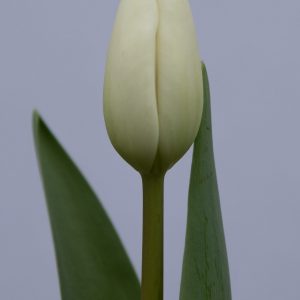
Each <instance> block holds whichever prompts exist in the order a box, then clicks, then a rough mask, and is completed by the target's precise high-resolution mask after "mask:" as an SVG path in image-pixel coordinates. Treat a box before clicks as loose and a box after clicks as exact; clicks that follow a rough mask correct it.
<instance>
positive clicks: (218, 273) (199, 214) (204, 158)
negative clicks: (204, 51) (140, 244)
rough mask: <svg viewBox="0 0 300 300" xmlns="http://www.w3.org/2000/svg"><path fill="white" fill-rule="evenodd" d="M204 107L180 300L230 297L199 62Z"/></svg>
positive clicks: (207, 95)
mask: <svg viewBox="0 0 300 300" xmlns="http://www.w3.org/2000/svg"><path fill="white" fill-rule="evenodd" d="M202 71H203V83H204V110H203V118H202V122H201V126H200V129H199V133H198V135H197V138H196V141H195V145H194V153H193V162H192V171H191V178H190V189H189V202H188V219H187V232H186V241H185V252H184V260H183V270H182V280H181V291H180V300H230V299H231V291H230V279H229V270H228V261H227V253H226V245H225V238H224V230H223V222H222V215H221V208H220V200H219V192H218V186H217V177H216V169H215V162H214V154H213V143H212V129H211V127H212V126H211V109H210V92H209V83H208V78H207V72H206V68H205V66H204V65H203V66H202Z"/></svg>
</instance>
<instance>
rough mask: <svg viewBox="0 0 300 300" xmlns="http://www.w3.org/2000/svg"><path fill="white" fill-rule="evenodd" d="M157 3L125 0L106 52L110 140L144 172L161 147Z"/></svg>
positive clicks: (106, 91)
mask: <svg viewBox="0 0 300 300" xmlns="http://www.w3.org/2000/svg"><path fill="white" fill-rule="evenodd" d="M157 26H158V9H157V2H156V1H154V0H143V1H141V0H122V1H121V2H120V6H119V9H118V12H117V16H116V22H115V26H114V30H113V33H112V39H111V43H110V48H109V51H108V58H107V65H106V74H105V83H104V117H105V123H106V126H107V130H108V134H109V137H110V139H111V142H112V144H113V146H114V147H115V149H116V150H117V151H118V152H119V154H120V155H121V156H122V157H123V158H124V159H125V160H126V161H127V162H128V163H130V164H131V165H132V166H133V167H134V168H136V169H137V170H138V171H140V172H146V173H147V172H149V171H150V169H151V166H152V164H153V161H154V159H155V155H156V152H157V148H158V140H159V127H158V126H159V125H158V115H157V101H156V86H155V81H156V79H155V65H156V63H155V60H156V32H157Z"/></svg>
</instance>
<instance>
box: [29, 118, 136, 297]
mask: <svg viewBox="0 0 300 300" xmlns="http://www.w3.org/2000/svg"><path fill="white" fill-rule="evenodd" d="M33 128H34V138H35V144H36V152H37V156H38V161H39V165H40V172H41V177H42V179H43V184H44V190H45V194H46V199H47V205H48V211H49V217H50V221H51V226H52V233H53V239H54V244H55V250H56V257H57V266H58V271H59V278H60V287H61V295H62V299H63V300H100V299H101V300H108V299H110V300H138V299H139V298H140V286H139V282H138V279H137V277H136V274H135V272H134V271H133V268H132V266H131V263H130V261H129V259H128V256H127V254H126V253H125V251H124V248H123V246H122V244H121V241H120V239H119V237H118V235H117V233H116V231H115V229H114V227H113V225H112V223H111V222H110V220H109V218H108V216H107V215H106V213H105V211H104V209H103V207H102V206H101V204H100V202H99V201H98V199H97V197H96V195H95V193H94V192H93V191H92V189H91V188H90V187H89V185H88V183H87V182H86V180H85V179H84V178H83V176H82V175H81V173H80V171H79V170H78V168H77V167H76V166H75V165H74V163H73V162H72V160H71V159H70V158H69V156H68V155H67V154H66V152H65V151H64V150H63V148H62V147H61V146H60V144H59V143H58V142H57V140H56V139H55V137H54V136H53V135H52V133H51V132H50V131H49V129H48V128H47V126H46V124H45V123H44V122H43V120H42V119H41V118H40V116H39V115H38V113H34V115H33Z"/></svg>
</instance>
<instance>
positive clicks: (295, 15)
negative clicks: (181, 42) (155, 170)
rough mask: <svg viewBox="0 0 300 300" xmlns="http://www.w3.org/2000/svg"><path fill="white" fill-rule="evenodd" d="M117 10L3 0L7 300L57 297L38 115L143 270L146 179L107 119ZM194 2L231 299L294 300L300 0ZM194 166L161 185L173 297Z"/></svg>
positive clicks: (0, 105)
mask: <svg viewBox="0 0 300 300" xmlns="http://www.w3.org/2000/svg"><path fill="white" fill-rule="evenodd" d="M117 4H118V1H117V0H110V1H103V0H85V1H83V0H51V1H49V0H26V1H24V0H1V1H0V243H1V245H0V299H3V300H36V299H37V300H38V299H43V300H58V299H59V287H58V280H57V274H56V266H55V259H54V251H53V245H52V240H51V234H50V228H49V224H48V219H47V211H46V206H45V201H44V196H43V191H42V187H41V183H40V179H39V174H38V169H37V164H36V159H35V154H34V148H33V140H32V134H31V112H32V109H33V108H37V109H38V110H39V111H40V112H41V114H42V115H43V116H44V118H45V119H46V121H47V122H48V124H49V126H50V127H51V128H52V129H53V131H54V133H55V134H56V135H57V136H58V138H59V139H60V140H61V141H62V143H63V145H64V146H65V147H66V149H67V150H68V151H69V152H70V154H71V155H72V157H73V158H74V159H75V161H76V162H77V163H78V165H79V166H80V168H81V169H82V170H83V173H84V174H85V175H86V177H87V178H88V180H89V181H90V183H91V184H92V186H93V187H94V188H95V190H96V192H97V193H98V195H99V196H100V197H101V199H102V202H103V204H104V206H105V208H106V209H107V211H108V213H109V215H110V216H111V218H112V220H113V222H114V224H115V225H116V228H117V230H118V232H119V233H120V235H121V238H122V240H123V242H124V244H125V247H126V249H127V250H128V252H129V255H130V257H131V259H132V261H133V263H134V266H135V268H136V270H137V272H138V274H140V263H141V222H142V219H141V209H142V202H141V182H140V179H139V176H138V174H137V173H136V172H134V171H133V169H131V168H130V167H129V166H128V165H127V164H126V163H125V162H124V161H123V160H122V159H120V157H119V156H118V155H117V153H116V152H115V151H114V150H113V148H112V146H111V144H110V142H109V140H108V137H107V134H106V130H105V126H104V121H103V116H102V81H103V69H104V63H105V53H106V48H107V44H108V41H109V37H110V32H111V29H112V25H113V22H114V15H115V11H116V8H117ZM191 6H192V9H193V14H194V17H195V23H196V26H197V31H198V36H199V41H200V46H201V53H202V57H203V59H204V60H205V62H206V64H207V68H208V71H209V75H210V82H211V89H212V112H213V129H214V144H215V156H216V164H217V171H218V179H219V187H220V194H221V200H222V210H223V218H224V225H225V232H226V239H227V248H228V253H229V262H230V271H231V280H232V291H233V299H235V300H253V299H257V300H269V299H272V300H283V299H284V300H299V299H300V288H299V282H300V273H299V270H300V234H299V230H300V190H299V187H300V180H299V178H300V177H299V170H300V158H299V154H300V141H299V128H300V118H299V111H300V104H299V101H300V89H299V86H300V58H299V54H300V41H299V39H300V33H299V31H300V2H299V0H252V1H245V0H227V1H222V0H192V1H191ZM190 162H191V152H189V153H188V155H186V156H185V158H184V159H183V160H181V161H180V162H179V163H178V164H177V165H176V167H174V168H173V169H172V170H171V171H170V172H169V173H168V176H167V178H166V193H165V194H166V195H165V196H166V202H165V241H166V247H165V299H167V300H173V299H178V291H179V283H180V273H181V263H182V255H183V246H184V235H185V223H186V206H187V202H186V198H187V196H186V195H187V189H188V177H189V171H190ZM115 186H118V188H115ZM124 195H126V196H127V197H124Z"/></svg>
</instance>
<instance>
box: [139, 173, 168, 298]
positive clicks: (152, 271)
mask: <svg viewBox="0 0 300 300" xmlns="http://www.w3.org/2000/svg"><path fill="white" fill-rule="evenodd" d="M142 180H143V198H144V205H143V262H142V297H141V299H142V300H163V273H164V272H163V271H164V267H163V264H164V258H163V256H164V254H163V253H164V250H163V248H164V246H163V237H164V232H163V227H164V225H163V224H164V216H163V215H164V209H163V206H164V203H163V202H164V201H163V198H164V175H156V176H155V175H146V176H145V175H143V176H142Z"/></svg>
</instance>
